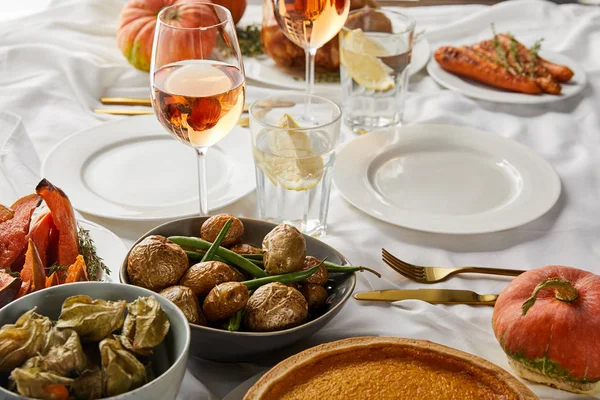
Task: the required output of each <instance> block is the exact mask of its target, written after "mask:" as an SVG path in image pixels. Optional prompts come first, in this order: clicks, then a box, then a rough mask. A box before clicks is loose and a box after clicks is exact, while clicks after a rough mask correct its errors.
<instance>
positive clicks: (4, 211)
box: [0, 204, 15, 223]
mask: <svg viewBox="0 0 600 400" xmlns="http://www.w3.org/2000/svg"><path fill="white" fill-rule="evenodd" d="M14 216H15V213H14V211H13V210H11V209H10V208H8V207H5V206H3V205H2V204H0V223H2V222H4V221H8V220H9V219H12V217H14Z"/></svg>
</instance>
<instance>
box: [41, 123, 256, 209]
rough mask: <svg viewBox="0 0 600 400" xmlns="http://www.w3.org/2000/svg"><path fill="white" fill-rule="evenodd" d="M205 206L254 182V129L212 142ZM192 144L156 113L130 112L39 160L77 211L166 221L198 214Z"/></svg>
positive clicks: (236, 195)
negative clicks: (179, 138)
mask: <svg viewBox="0 0 600 400" xmlns="http://www.w3.org/2000/svg"><path fill="white" fill-rule="evenodd" d="M207 163H208V206H209V209H211V210H214V209H216V208H220V207H223V206H226V205H228V204H231V203H233V202H234V201H236V200H238V199H240V198H241V197H243V196H245V195H246V194H248V193H249V192H251V191H252V190H254V187H255V179H254V161H253V160H252V150H251V146H250V133H249V132H248V130H245V129H243V128H240V127H235V128H234V129H233V130H232V131H231V133H230V134H229V135H227V136H226V137H225V138H224V139H223V140H221V141H220V142H219V143H217V144H216V145H215V146H214V147H212V148H210V149H209V151H208V155H207ZM197 171H198V170H197V163H196V154H195V152H194V150H193V149H192V148H191V147H189V146H186V145H184V144H183V143H181V142H179V141H177V140H176V139H174V138H173V137H171V135H169V134H168V133H167V132H166V131H165V129H164V128H163V127H162V126H161V125H160V124H159V122H158V121H157V120H156V118H155V117H154V115H144V116H138V117H128V118H125V119H121V120H118V121H114V122H109V123H106V124H102V125H99V126H96V127H93V128H91V129H87V130H84V131H81V132H79V133H76V134H74V135H72V136H70V137H68V138H66V139H65V140H63V141H62V142H60V143H59V144H58V145H56V146H55V147H54V148H53V149H52V150H50V153H49V154H48V155H47V156H46V159H45V160H44V162H43V165H42V174H43V176H44V177H45V178H47V179H49V180H50V181H52V182H53V183H54V184H56V185H57V186H60V187H61V188H62V189H63V190H64V191H65V192H66V193H68V194H69V198H70V199H71V202H72V203H73V207H75V208H76V209H77V210H79V211H81V212H84V213H88V214H92V215H97V216H100V217H104V218H112V219H118V220H163V219H173V218H177V217H183V216H189V215H194V214H197V213H198V208H199V207H198V177H197V173H198V172H197Z"/></svg>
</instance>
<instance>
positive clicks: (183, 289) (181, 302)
mask: <svg viewBox="0 0 600 400" xmlns="http://www.w3.org/2000/svg"><path fill="white" fill-rule="evenodd" d="M159 294H160V295H161V296H163V297H165V298H167V299H169V300H171V301H172V302H173V303H175V305H176V306H177V307H179V309H180V310H181V311H183V315H185V317H186V318H187V320H188V321H189V322H190V323H192V324H196V325H206V318H205V317H204V314H203V313H202V309H201V308H200V302H199V301H198V298H197V297H196V296H195V295H194V292H193V291H192V289H190V288H189V287H187V286H181V285H179V286H171V287H168V288H166V289H163V290H161V291H160V293H159Z"/></svg>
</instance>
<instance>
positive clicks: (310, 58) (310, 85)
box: [304, 48, 317, 94]
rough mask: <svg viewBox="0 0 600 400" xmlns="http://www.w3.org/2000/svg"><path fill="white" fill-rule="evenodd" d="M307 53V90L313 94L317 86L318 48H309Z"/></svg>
mask: <svg viewBox="0 0 600 400" xmlns="http://www.w3.org/2000/svg"><path fill="white" fill-rule="evenodd" d="M304 52H305V54H306V92H307V93H308V94H312V92H313V89H314V86H315V55H316V54H317V49H313V48H308V49H306V50H305V51H304Z"/></svg>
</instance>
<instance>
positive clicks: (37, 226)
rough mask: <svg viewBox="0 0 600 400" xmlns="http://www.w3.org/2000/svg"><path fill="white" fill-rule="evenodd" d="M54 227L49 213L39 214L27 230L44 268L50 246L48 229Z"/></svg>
mask: <svg viewBox="0 0 600 400" xmlns="http://www.w3.org/2000/svg"><path fill="white" fill-rule="evenodd" d="M53 227H54V220H53V219H52V214H51V213H49V212H48V213H45V214H41V215H40V216H39V217H38V218H37V219H36V220H35V221H34V222H33V225H32V226H31V229H30V230H29V238H30V239H31V240H33V244H35V248H36V249H37V251H38V253H39V255H40V260H42V264H43V265H44V268H48V264H47V260H48V247H49V246H50V231H51V230H52V228H53Z"/></svg>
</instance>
